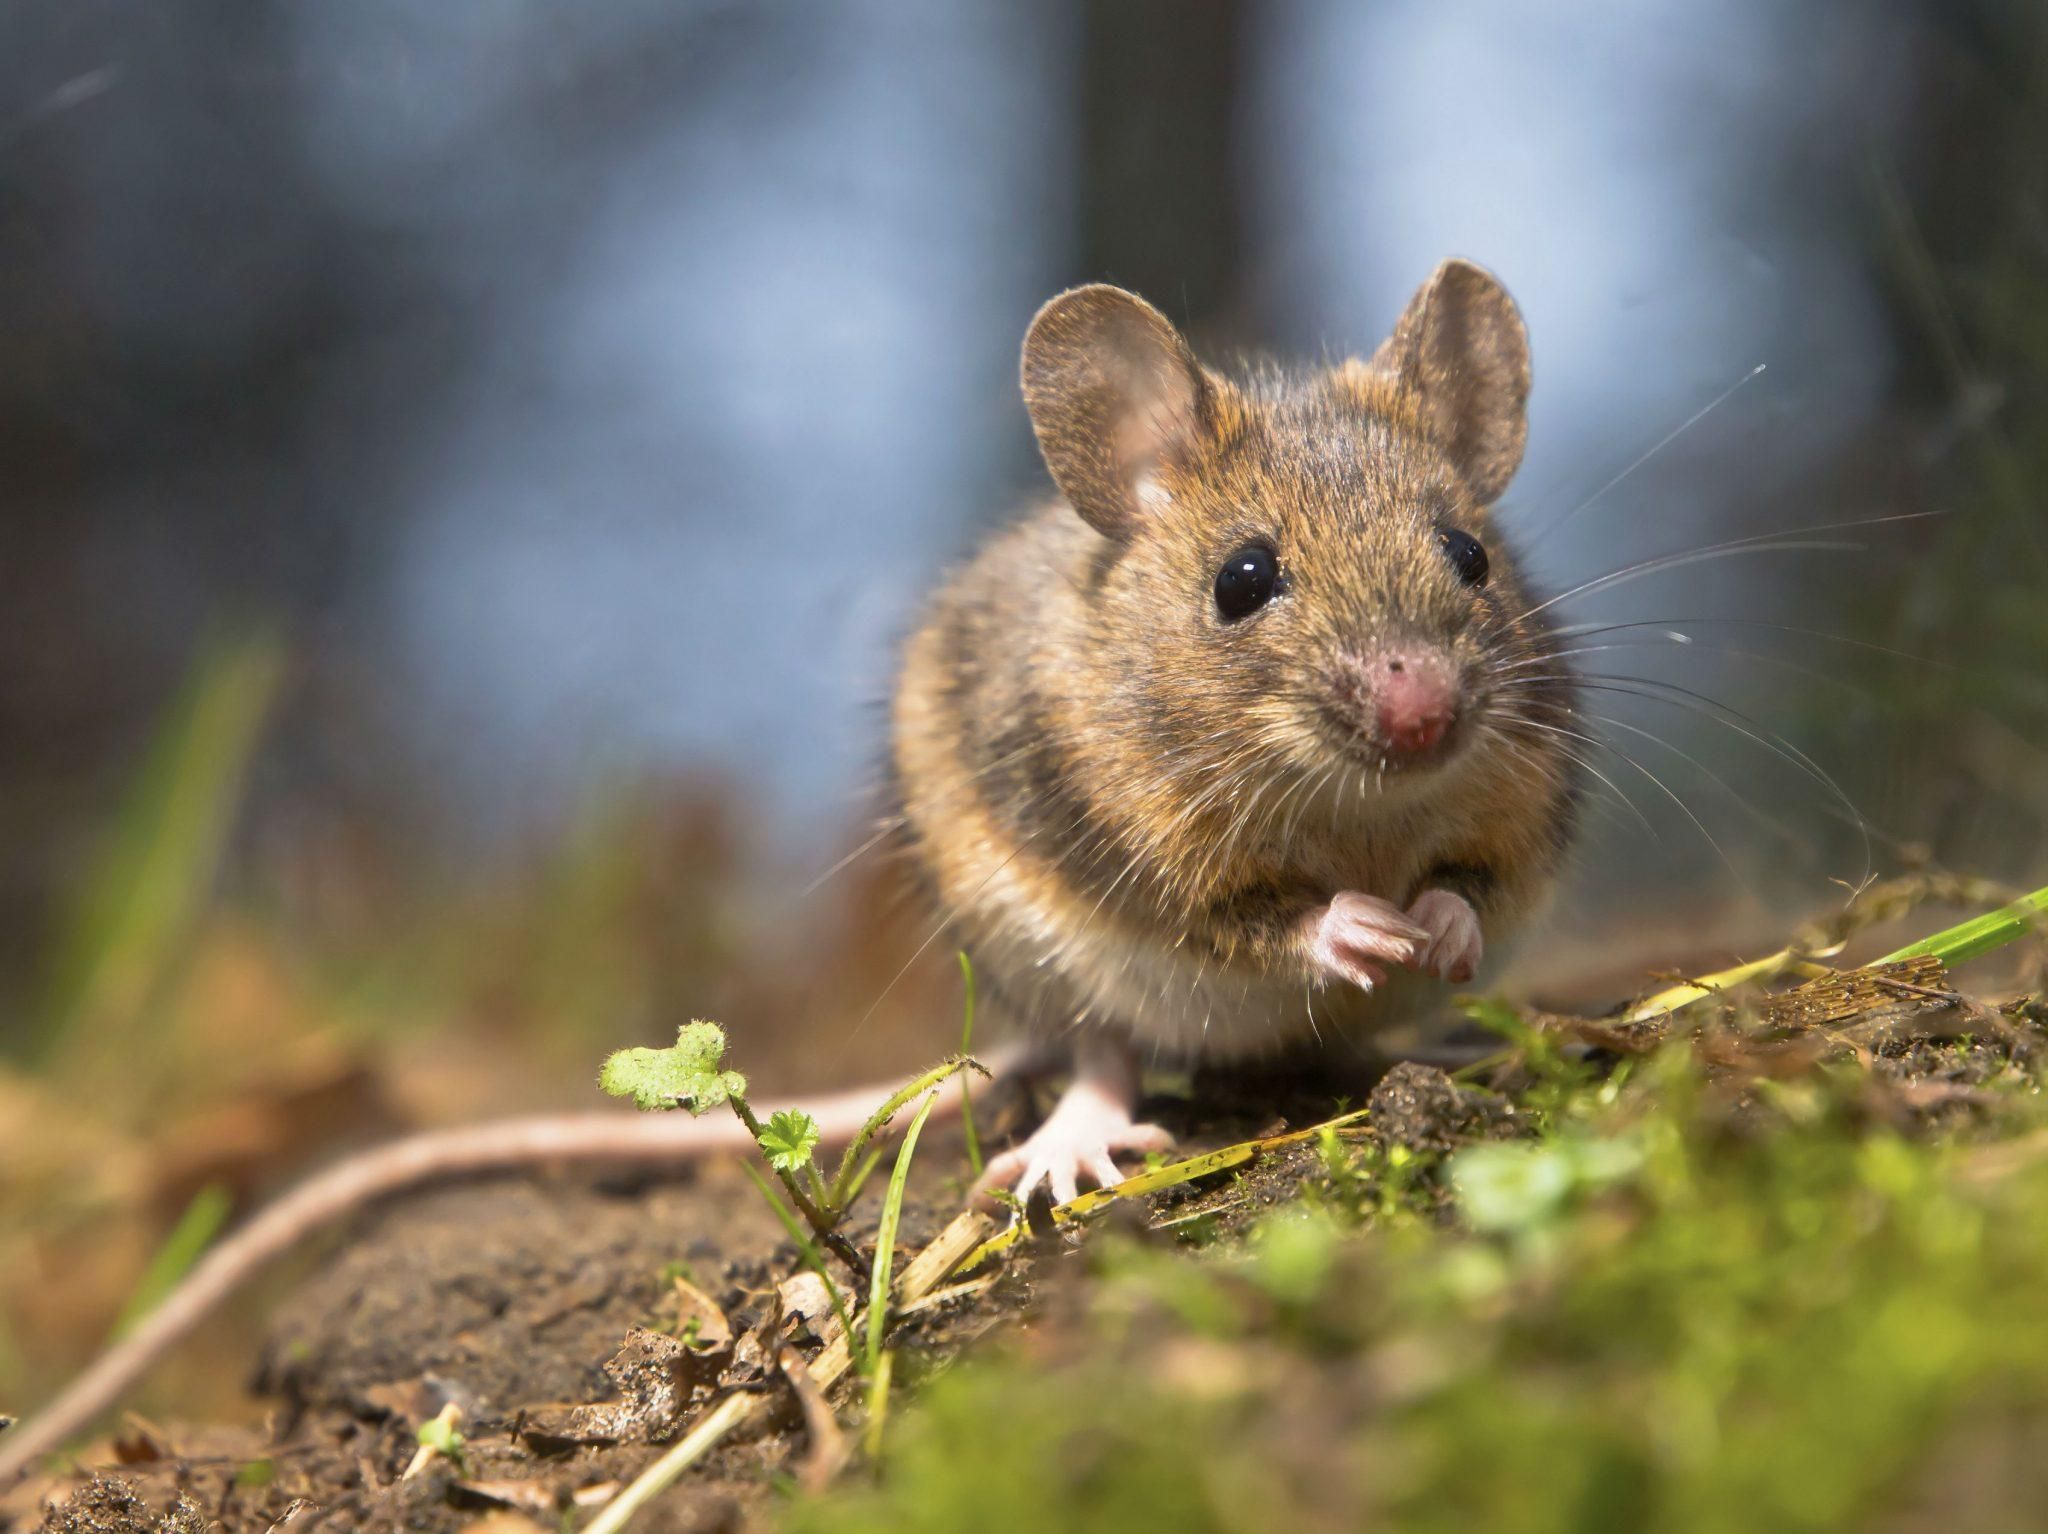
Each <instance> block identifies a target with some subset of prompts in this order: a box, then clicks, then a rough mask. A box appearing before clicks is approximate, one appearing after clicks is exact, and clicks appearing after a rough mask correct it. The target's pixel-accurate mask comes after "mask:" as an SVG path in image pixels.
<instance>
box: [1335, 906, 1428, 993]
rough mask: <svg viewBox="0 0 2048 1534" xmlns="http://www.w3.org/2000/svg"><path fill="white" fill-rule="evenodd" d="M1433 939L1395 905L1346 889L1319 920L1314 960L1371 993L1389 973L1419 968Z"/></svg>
mask: <svg viewBox="0 0 2048 1534" xmlns="http://www.w3.org/2000/svg"><path fill="white" fill-rule="evenodd" d="M1430 936H1431V934H1430V932H1429V930H1428V929H1427V928H1425V927H1422V926H1419V925H1417V924H1416V922H1414V921H1412V920H1410V918H1409V917H1408V916H1407V915H1406V914H1405V913H1404V912H1403V911H1402V910H1401V908H1400V907H1399V906H1397V905H1395V904H1394V903H1393V902H1392V901H1389V900H1382V899H1380V898H1379V897H1378V896H1377V895H1361V894H1359V893H1358V892H1357V891H1356V890H1346V891H1344V892H1343V893H1342V894H1340V895H1336V896H1333V897H1332V898H1331V900H1330V903H1329V904H1328V905H1327V906H1325V907H1324V908H1323V910H1322V913H1321V915H1319V916H1318V917H1316V919H1315V929H1314V932H1313V934H1312V936H1311V937H1310V939H1309V956H1310V958H1311V959H1312V960H1313V961H1314V962H1315V964H1316V966H1317V968H1319V969H1321V970H1322V971H1323V973H1324V974H1325V975H1327V976H1329V977H1330V978H1331V979H1335V980H1348V981H1350V982H1351V984H1353V985H1355V986H1357V987H1358V988H1359V989H1360V990H1364V991H1369V990H1371V989H1372V988H1373V987H1374V986H1376V985H1378V984H1379V983H1380V982H1381V981H1383V980H1385V979H1386V978H1387V974H1388V972H1389V971H1391V970H1394V969H1397V968H1399V967H1401V966H1403V965H1409V964H1414V963H1415V962H1416V961H1417V959H1418V957H1419V956H1420V955H1421V953H1422V952H1423V950H1424V948H1425V947H1426V946H1427V944H1428V943H1429V940H1430Z"/></svg>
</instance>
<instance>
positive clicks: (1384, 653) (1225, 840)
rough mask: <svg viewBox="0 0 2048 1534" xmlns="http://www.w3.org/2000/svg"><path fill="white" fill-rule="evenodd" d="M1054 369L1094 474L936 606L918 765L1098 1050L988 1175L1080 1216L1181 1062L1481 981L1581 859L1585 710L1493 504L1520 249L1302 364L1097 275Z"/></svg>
mask: <svg viewBox="0 0 2048 1534" xmlns="http://www.w3.org/2000/svg"><path fill="white" fill-rule="evenodd" d="M1022 382H1023V393H1024V400H1025V404H1026V406H1027V408H1028V410H1029V413H1030V417H1031V424H1032V428H1033V431H1034V433H1035V434H1036V437H1037V440H1038V445H1039V448H1040V451H1041V453H1042V455H1043V457H1044V460H1045V464H1046V467H1047V469H1048V470H1049V471H1050V473H1051V475H1052V479H1053V482H1054V485H1055V486H1056V488H1057V490H1058V491H1059V494H1058V496H1057V498H1055V499H1052V500H1049V501H1047V502H1046V503H1045V504H1044V505H1042V506H1040V507H1038V508H1037V509H1035V510H1034V511H1032V512H1031V513H1030V514H1028V515H1026V516H1024V517H1023V518H1021V519H1020V520H1019V521H1018V522H1017V523H1016V524H1015V525H1014V526H1012V527H1010V528H1009V529H1007V530H1005V531H1003V532H1002V533H1000V534H998V535H997V536H996V537H994V538H993V539H991V540H989V541H988V542H987V543H986V544H985V545H984V546H983V547H982V548H981V550H980V551H979V552H978V553H977V554H975V556H974V557H973V558H972V559H971V560H969V561H968V562H967V564H966V565H965V566H964V568H962V569H961V570H960V571H959V573H958V574H956V575H955V576H954V577H953V578H952V579H950V580H949V581H947V582H945V583H944V584H943V586H942V587H941V589H940V590H939V591H938V592H937V593H936V595H935V596H934V598H933V600H932V601H931V603H930V605H929V608H928V611H927V613H926V615H925V617H924V619H923V621H922V622H921V623H920V624H919V625H918V627H917V629H916V631H915V633H914V634H913V635H912V637H911V639H910V641H909V644H908V646H907V647H906V651H905V658H904V662H903V669H902V675H901V680H900V682H899V684H898V686H897V688H896V692H895V705H894V710H893V735H894V751H893V767H894V773H895V790H896V794H897V797H898V800H899V802H900V805H901V817H900V819H901V825H902V828H903V829H902V835H903V837H904V839H905V841H906V843H907V846H908V849H909V851H910V854H911V858H910V861H911V864H912V866H913V867H915V868H917V869H918V870H919V871H920V872H921V874H922V876H923V878H924V880H925V881H926V884H927V887H928V890H929V893H930V895H931V897H932V899H933V900H934V901H935V903H936V904H937V906H938V907H939V909H940V910H941V912H942V913H943V914H944V918H945V920H946V922H947V924H948V931H949V933H950V934H951V937H952V939H953V940H954V941H956V942H957V943H958V944H959V945H960V946H961V947H962V948H964V949H965V950H966V951H967V952H968V953H969V954H970V955H972V957H973V960H974V964H975V970H976V974H977V976H978V977H981V979H982V983H983V984H984V985H985V986H986V988H987V990H988V991H989V993H990V994H991V995H992V997H994V998H995V999H997V1000H998V1001H1000V1002H1001V1003H1002V1004H1003V1005H1004V1007H1005V1009H1006V1010H1007V1011H1008V1012H1009V1013H1010V1014H1012V1015H1013V1016H1015V1017H1017V1018H1019V1019H1021V1020H1022V1021H1023V1023H1024V1026H1025V1028H1026V1030H1027V1031H1028V1032H1029V1033H1030V1034H1032V1035H1033V1036H1034V1037H1036V1038H1038V1039H1040V1040H1041V1041H1044V1040H1053V1041H1058V1042H1060V1043H1061V1044H1062V1045H1063V1047H1065V1048H1066V1049H1067V1050H1068V1051H1069V1052H1070V1054H1071V1060H1072V1066H1073V1072H1072V1083H1071V1085H1070V1086H1069V1087H1068V1088H1067V1090H1066V1093H1065V1095H1064V1096H1063V1097H1062V1098H1061V1099H1060V1100H1059V1103H1058V1105H1057V1106H1056V1107H1055V1108H1054V1109H1053V1111H1052V1113H1051V1114H1050V1115H1049V1116H1048V1117H1047V1118H1046V1119H1045V1120H1044V1121H1043V1122H1042V1123H1041V1124H1040V1126H1039V1127H1038V1128H1037V1129H1036V1130H1035V1131H1034V1132H1033V1133H1032V1134H1031V1135H1030V1136H1029V1137H1028V1138H1027V1139H1026V1140H1025V1141H1024V1142H1023V1143H1022V1144H1020V1145H1018V1146H1016V1147H1014V1148H1012V1149H1010V1150H1008V1151H1006V1152H1005V1153H1003V1154H1002V1155H1000V1156H997V1157H996V1158H994V1159H993V1160H992V1161H991V1162H990V1163H989V1165H988V1167H987V1170H986V1172H985V1174H984V1177H983V1179H982V1185H981V1186H982V1189H983V1191H984V1192H985V1191H986V1190H988V1189H991V1188H994V1187H1000V1186H1007V1187H1008V1188H1009V1189H1010V1190H1011V1191H1012V1192H1014V1193H1015V1194H1016V1195H1018V1196H1019V1197H1027V1196H1029V1195H1030V1194H1031V1193H1032V1192H1033V1191H1035V1190H1036V1189H1038V1188H1039V1187H1041V1186H1043V1187H1046V1188H1048V1189H1049V1190H1050V1192H1051V1195H1052V1197H1053V1198H1054V1200H1055V1201H1057V1202H1062V1203H1063V1202H1065V1201H1067V1200H1068V1199H1071V1198H1072V1197H1074V1196H1075V1194H1076V1192H1077V1190H1078V1189H1079V1188H1080V1187H1081V1186H1082V1185H1083V1184H1085V1183H1088V1182H1093V1183H1096V1184H1098V1185H1102V1186H1108V1185H1109V1184H1111V1183H1114V1182H1116V1181H1118V1180H1120V1178H1121V1176H1122V1175H1123V1174H1122V1171H1121V1169H1120V1165H1119V1160H1118V1158H1119V1157H1127V1156H1130V1155H1133V1154H1143V1153H1147V1152H1153V1151H1158V1150H1161V1149H1163V1148H1165V1146H1166V1144H1167V1143H1168V1141H1167V1136H1166V1133H1165V1131H1164V1130H1162V1129H1161V1128H1160V1127H1159V1126H1157V1125H1154V1124H1147V1123H1142V1122H1139V1121H1138V1120H1137V1118H1136V1117H1135V1114H1134V1110H1135V1107H1136V1104H1137V1095H1138V1084H1139V1081H1140V1072H1141V1067H1142V1065H1143V1064H1145V1063H1146V1062H1147V1061H1148V1060H1149V1061H1152V1062H1162V1063H1163V1062H1167V1061H1174V1062H1186V1063H1196V1062H1199V1063H1202V1064H1205V1065H1210V1066H1214V1065H1217V1064H1219V1063H1222V1064H1227V1063H1228V1062H1229V1061H1231V1060H1234V1059H1245V1058H1251V1057H1256V1056H1261V1055H1270V1054H1272V1053H1274V1052H1276V1051H1282V1050H1286V1049H1289V1048H1293V1047H1298V1046H1300V1045H1303V1044H1305V1043H1309V1042H1311V1041H1314V1040H1316V1039H1318V1038H1323V1039H1327V1038H1330V1037H1332V1036H1334V1037H1337V1038H1343V1039H1348V1040H1357V1039H1361V1038H1364V1039H1369V1038H1371V1037H1372V1036H1373V1035H1375V1034H1380V1033H1384V1032H1385V1031H1386V1030H1387V1029H1388V1028H1389V1027H1390V1026H1392V1025H1393V1024H1395V1023H1397V1022H1399V1021H1402V1020H1404V1019H1406V1018H1409V1017H1412V1016H1414V1015H1415V1014H1416V1012H1417V1011H1418V1009H1420V1008H1421V1007H1424V1006H1427V1005H1429V1004H1430V1003H1431V1001H1432V1000H1433V999H1435V998H1437V997H1440V996H1441V994H1442V990H1443V986H1444V985H1445V984H1446V983H1451V984H1463V983H1467V982H1470V981H1472V980H1473V979H1474V978H1475V977H1476V976H1477V975H1478V973H1479V970H1480V966H1481V965H1482V963H1484V962H1485V961H1486V960H1487V957H1488V955H1489V953H1496V952H1498V951H1499V950H1500V949H1501V948H1502V947H1503V946H1504V944H1505V942H1506V940H1507V939H1508V938H1509V937H1510V936H1511V935H1512V934H1513V933H1514V932H1515V931H1516V930H1518V929H1519V928H1521V927H1522V926H1524V925H1525V924H1526V923H1527V921H1528V919H1529V918H1530V917H1531V916H1532V915H1533V914H1534V913H1535V912H1536V911H1537V910H1538V909H1539V908H1540V906H1541V905H1542V903H1543V900H1544V898H1545V897H1546V896H1547V895H1548V893H1549V892H1550V890H1551V889H1552V887H1553V886H1554V884H1555V882H1556V877H1557V873H1558V871H1559V868H1560V865H1561V863H1562V861H1563V859H1564V858H1565V856H1566V854H1567V852H1568V850H1569V848H1570V846H1571V842H1572V831H1573V827H1574V823H1575V818H1576V810H1577V803H1578V798H1579V787H1578V783H1577V779H1576V775H1575V772H1576V769H1575V762H1574V757H1573V753H1572V752H1571V751H1570V750H1569V749H1568V743H1569V741H1570V738H1571V735H1572V733H1573V726H1572V722H1571V721H1572V712H1573V709H1574V706H1575V705H1574V693H1573V687H1572V681H1571V677H1570V674H1569V672H1568V671H1567V670H1566V669H1565V668H1564V666H1563V664H1562V663H1561V662H1560V661H1558V660H1557V659H1556V658H1555V657H1554V652H1555V650H1556V648H1557V646H1556V644H1555V643H1554V641H1553V639H1552V636H1551V634H1550V631H1549V629H1548V628H1547V626H1546V620H1545V618H1544V615H1543V613H1542V612H1541V611H1540V610H1539V608H1540V606H1541V604H1540V603H1539V602H1538V601H1537V600H1536V599H1535V598H1534V597H1532V595H1531V594H1530V592H1529V590H1528V589H1527V587H1526V585H1525V583H1524V581H1523V579H1522V577H1521V575H1520V573H1519V569H1518V564H1517V561H1516V559H1515V558H1514V556H1513V553H1512V551H1511V549H1510V548H1509V546H1508V544H1507V542H1506V541H1505V540H1504V539H1503V537H1502V536H1501V533H1500V530H1499V528H1498V527H1497V526H1496V525H1495V520H1494V517H1493V515H1492V508H1493V506H1494V504H1495V502H1496V501H1497V500H1498V499H1499V497H1500V495H1501V493H1502V492H1503V491H1504V490H1505V489H1506V487H1507V485H1508V482H1509V480H1510V479H1511V477H1512V476H1513V474H1514V472H1515V470H1516V468H1517V467H1518V465H1519V464H1520V461H1521V457H1522V451H1523V446H1524V443H1525V440H1526V438H1527V431H1528V414H1527V411H1528V398H1529V390H1530V363H1529V345H1528V337H1527V333H1526V329H1525V327H1524V325H1523V322H1522V319H1521V315H1520V313H1519V311H1518V309H1517V308H1516V305H1515V303H1514V301H1513V299H1512V298H1511V297H1510V296H1509V294H1508V292H1507V290H1506V289H1505V288H1504V287H1503V286H1502V285H1501V283H1500V282H1499V281H1498V280H1497V279H1496V278H1495V277H1494V276H1493V275H1492V274H1491V273H1489V272H1487V271H1485V270H1484V269H1483V268H1481V267H1479V266H1476V265H1474V264H1472V263H1470V262H1467V261H1461V260H1452V261H1447V262H1445V263H1444V264H1443V265H1441V266H1440V267H1439V268H1438V269H1437V270H1436V271H1435V272H1434V273H1433V274H1432V275H1431V276H1430V277H1429V279H1428V280H1427V281H1426V282H1425V283H1424V284H1423V285H1422V287H1421V288H1420V290H1419V291H1418V292H1417V293H1416V294H1415V296H1414V297H1413V299H1412V300H1411V301H1410V302H1409V304H1408V306H1407V308H1406V310H1405V311H1404V312H1403V313H1402V315H1401V317H1400V319H1399V321H1398V322H1397V324H1396V325H1395V327H1394V330H1393V333H1392V334H1391V335H1390V336H1389V337H1388V338H1387V340H1386V341H1385V342H1384V343H1383V344H1382V345H1381V346H1380V347H1379V348H1378V349H1377V350H1376V351H1375V352H1374V353H1373V354H1372V356H1371V357H1369V358H1365V359H1358V358H1350V359H1346V360H1344V361H1341V362H1339V363H1337V364H1336V365H1335V366H1332V367H1325V368H1315V369H1309V370H1301V371H1296V370H1288V369H1284V368H1279V367H1275V366H1272V365H1270V364H1260V365H1253V366H1250V367H1246V368H1243V369H1240V370H1238V371H1236V372H1234V373H1232V372H1226V371H1222V370H1218V369H1215V368H1211V367H1207V366H1204V365H1203V364H1202V363H1201V362H1200V361H1198V360H1197V359H1196V357H1195V355H1194V352H1193V351H1192V349H1191V348H1190V347H1189V345H1188V343H1187V341H1186V340H1185V339H1184V338H1183V337H1182V336H1181V334H1180V332H1179V331H1178V330H1177V329H1175V327H1174V326H1173V325H1172V324H1171V323H1170V322H1169V321H1168V320H1167V319H1166V317H1165V316H1164V315H1162V314H1161V313H1160V312H1159V311H1158V310H1157V309H1156V308H1154V307H1153V306H1152V305H1150V304H1149V303H1147V302H1145V301H1144V300H1143V299H1142V298H1139V297H1138V296H1136V295H1135V294H1132V293H1129V292H1126V291H1123V290H1122V289H1119V288H1115V287H1111V286H1107V285H1102V284H1096V285H1091V286H1087V287H1080V288H1075V289H1073V290H1072V291H1070V292H1066V293H1062V294H1060V295H1059V296H1058V297H1056V298H1054V299H1052V300H1051V301H1050V302H1049V303H1047V304H1046V305H1045V306H1044V308H1043V309H1041V310H1040V311H1039V313H1038V315H1037V317H1036V318H1035V319H1034V320H1033V321H1032V323H1031V327H1030V329H1029V331H1028V333H1027V334H1026V337H1025V341H1024V348H1023V365H1022Z"/></svg>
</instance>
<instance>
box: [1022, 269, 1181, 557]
mask: <svg viewBox="0 0 2048 1534" xmlns="http://www.w3.org/2000/svg"><path fill="white" fill-rule="evenodd" d="M1023 373H1024V404H1025V407H1026V408H1027V409H1028V410H1029V411H1030V412H1031V429H1032V430H1033V431H1034V432H1036V433H1037V434H1038V450H1039V451H1040V452H1041V453H1043V454H1044V455H1045V466H1046V467H1047V468H1048V469H1050V470H1051V471H1052V477H1053V480H1054V482H1055V483H1056V484H1058V486H1059V487H1060V493H1061V494H1063V495H1064V496H1066V498H1067V499H1068V500H1069V501H1071V502H1073V503H1074V509H1075V510H1076V511H1078V512H1080V513H1081V515H1082V517H1083V518H1085V519H1086V520H1087V522H1088V523H1089V525H1090V526H1092V527H1094V528H1095V529H1097V530H1098V531H1099V532H1102V533H1106V534H1107V535H1109V536H1110V537H1112V538H1124V537H1128V536H1129V535H1130V532H1131V530H1132V529H1133V528H1134V527H1135V526H1136V525H1137V522H1138V520H1139V518H1140V517H1142V516H1143V514H1144V512H1145V503H1146V500H1147V495H1146V484H1147V481H1148V479H1149V476H1150V475H1151V474H1152V473H1153V472H1154V471H1156V470H1157V469H1158V468H1159V467H1160V465H1162V464H1165V463H1173V462H1181V463H1185V462H1189V461H1191V460H1192V459H1193V458H1194V457H1195V456H1196V455H1197V454H1198V453H1199V451H1200V448H1201V446H1202V443H1203V441H1204V439H1205V438H1206V437H1207V436H1208V434H1209V433H1210V431H1211V429H1212V427H1213V417H1214V413H1215V400H1214V397H1213V390H1212V388H1211V386H1210V383H1209V380H1208V379H1207V378H1206V377H1205V376H1204V375H1203V373H1202V369H1201V365H1200V364H1199V363H1197V362H1196V361H1195V356H1194V353H1193V352H1191V351H1190V350H1189V349H1188V343H1187V342H1186V341H1184V340H1182V339H1181V334H1180V332H1179V331H1177V330H1175V329H1174V328H1173V326H1172V325H1171V324H1170V323H1169V322H1168V321H1167V318H1166V316H1165V315H1163V314H1161V313H1160V312H1159V311H1158V310H1157V309H1155V308H1153V307H1152V306H1151V305H1150V304H1148V303H1146V302H1145V300H1144V299H1142V298H1139V297H1138V296H1137V295H1136V294H1134V293H1126V292H1125V291H1124V290H1123V289H1122V288H1113V287H1110V286H1108V285H1107V284H1106V283H1096V284H1094V285H1093V286H1091V287H1085V288H1073V289H1070V290H1069V291H1067V292H1065V293H1062V294H1060V296H1059V297H1057V298H1055V299H1053V300H1052V301H1051V302H1049V303H1048V304H1046V306H1045V307H1044V308H1043V309H1040V310H1039V311H1038V317H1037V318H1036V319H1034V320H1033V321H1032V322H1031V329H1030V330H1029V331H1028V332H1027V333H1026V334H1025V337H1024V367H1023Z"/></svg>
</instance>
